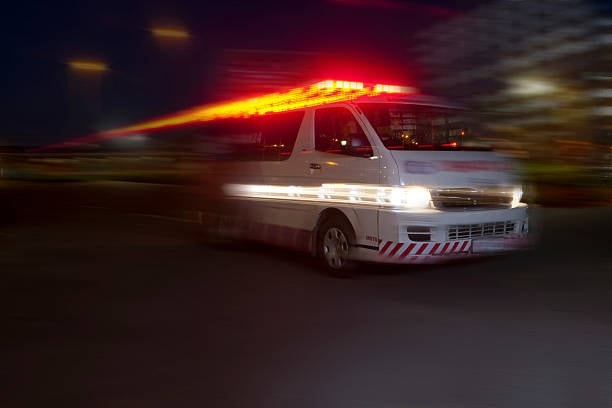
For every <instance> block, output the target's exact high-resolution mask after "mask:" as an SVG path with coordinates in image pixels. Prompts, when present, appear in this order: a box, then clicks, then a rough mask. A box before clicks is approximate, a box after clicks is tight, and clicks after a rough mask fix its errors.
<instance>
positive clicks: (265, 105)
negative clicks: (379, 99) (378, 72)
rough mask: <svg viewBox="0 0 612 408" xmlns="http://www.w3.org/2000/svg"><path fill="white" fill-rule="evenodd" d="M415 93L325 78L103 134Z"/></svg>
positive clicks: (399, 87) (377, 85)
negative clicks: (365, 97) (364, 97)
mask: <svg viewBox="0 0 612 408" xmlns="http://www.w3.org/2000/svg"><path fill="white" fill-rule="evenodd" d="M414 92H415V90H414V89H413V88H410V87H404V86H398V85H383V84H374V85H371V86H366V85H365V84H364V83H363V82H354V81H341V80H325V81H320V82H317V83H315V84H312V85H307V86H303V87H298V88H293V89H290V90H288V91H285V92H278V93H271V94H266V95H262V96H257V97H253V98H248V99H242V100H237V101H232V102H223V103H218V104H211V105H204V106H200V107H196V108H192V109H188V110H185V111H182V112H178V113H176V114H172V115H169V116H165V117H161V118H156V119H152V120H149V121H145V122H141V123H137V124H134V125H130V126H125V127H121V128H117V129H112V130H108V131H105V132H103V133H102V135H105V136H118V135H120V134H125V133H134V132H144V131H150V130H154V129H159V128H164V127H169V126H180V125H185V124H188V123H193V122H205V121H210V120H214V119H221V118H231V117H243V116H252V115H263V114H266V113H273V112H285V111H289V110H294V109H300V108H306V107H309V106H317V105H322V104H327V103H332V102H340V101H347V100H352V99H356V98H358V97H362V96H376V95H380V94H385V93H403V94H407V93H414Z"/></svg>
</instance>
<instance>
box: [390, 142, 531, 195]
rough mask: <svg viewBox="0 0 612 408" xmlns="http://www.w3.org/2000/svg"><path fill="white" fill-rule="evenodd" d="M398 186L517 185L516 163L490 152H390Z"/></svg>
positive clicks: (462, 186) (474, 186)
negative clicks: (395, 169) (395, 165)
mask: <svg viewBox="0 0 612 408" xmlns="http://www.w3.org/2000/svg"><path fill="white" fill-rule="evenodd" d="M391 156H392V157H393V158H394V159H395V161H396V162H397V166H398V172H399V174H398V176H399V184H400V185H404V186H423V187H428V188H471V189H481V188H490V187H495V186H512V185H518V184H520V177H519V169H518V166H517V165H516V163H514V162H513V161H511V160H510V159H508V158H506V157H503V156H501V155H499V154H498V153H495V152H493V151H397V150H396V151H391Z"/></svg>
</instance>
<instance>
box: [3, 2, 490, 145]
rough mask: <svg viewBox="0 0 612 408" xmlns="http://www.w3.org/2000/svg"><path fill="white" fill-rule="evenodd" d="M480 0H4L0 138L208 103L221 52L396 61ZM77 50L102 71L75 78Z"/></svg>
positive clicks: (61, 134)
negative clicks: (428, 31) (169, 35)
mask: <svg viewBox="0 0 612 408" xmlns="http://www.w3.org/2000/svg"><path fill="white" fill-rule="evenodd" d="M196 3H197V4H196ZM479 3H483V1H464V2H461V6H460V7H459V6H457V5H456V4H455V3H454V2H451V1H446V2H444V1H437V2H434V1H425V0H423V1H402V0H312V1H301V2H295V1H287V0H285V1H279V0H276V1H273V0H265V1H233V0H225V1H221V2H218V3H212V2H205V1H201V2H192V1H176V0H175V1H171V0H166V1H147V0H142V1H133V0H131V1H116V0H107V1H101V0H96V1H82V2H76V1H75V2H42V1H38V2H27V1H20V2H17V1H15V0H12V3H11V4H10V5H9V6H8V7H7V6H4V10H3V14H4V19H3V20H4V22H3V27H2V30H5V31H6V32H5V33H4V34H3V35H2V40H3V42H4V46H3V52H4V56H3V63H2V68H1V72H0V75H1V76H0V77H1V82H0V85H1V89H2V91H3V92H2V98H1V100H0V104H1V107H2V109H1V112H2V113H1V114H0V145H3V144H17V145H30V146H31V145H41V144H47V143H53V142H58V141H62V140H66V139H69V138H73V137H78V136H82V135H84V134H87V133H91V132H96V131H101V130H105V129H109V128H113V127H117V126H121V125H125V124H128V123H131V122H134V121H137V120H142V119H146V118H150V117H152V116H157V115H161V114H165V113H171V112H174V111H177V110H180V109H184V108H187V107H190V106H194V105H197V104H201V103H205V102H208V101H209V99H210V98H211V97H212V96H213V95H214V89H215V84H216V83H217V82H218V80H219V78H220V76H221V75H222V73H221V72H219V61H220V56H221V55H222V53H223V51H224V50H228V49H260V50H285V51H304V52H323V53H329V54H330V55H334V56H335V57H336V58H340V59H341V58H343V57H347V58H348V57H351V58H354V57H355V56H358V58H359V59H363V60H366V61H370V63H371V61H381V62H382V61H386V63H387V64H390V65H402V64H404V63H405V62H406V61H407V60H408V56H407V55H406V52H405V48H406V39H407V38H408V37H409V35H410V34H411V33H413V32H415V31H418V30H419V29H422V28H425V27H427V26H429V25H431V24H433V23H435V22H438V21H442V20H443V19H445V18H449V17H451V16H453V15H456V14H458V13H461V12H463V11H465V10H467V9H469V8H471V7H473V6H474V5H476V4H479ZM154 24H158V25H159V24H165V25H168V24H173V25H176V24H180V25H182V26H183V27H185V29H186V30H187V31H189V33H190V36H191V37H190V38H189V40H188V41H183V42H181V43H180V44H179V45H177V44H176V43H175V44H174V45H171V44H169V43H167V42H166V43H160V42H159V41H158V40H156V39H155V38H154V37H153V36H152V34H151V32H150V31H149V29H150V28H151V27H152V26H153V25H154ZM77 57H81V58H97V59H100V60H103V61H104V62H105V63H106V64H107V65H108V67H109V71H107V72H105V73H103V74H95V75H89V76H87V77H85V76H84V75H83V74H80V75H77V74H75V73H74V72H71V71H70V69H69V68H68V65H67V61H69V60H70V59H72V58H77Z"/></svg>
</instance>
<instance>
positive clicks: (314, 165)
mask: <svg viewBox="0 0 612 408" xmlns="http://www.w3.org/2000/svg"><path fill="white" fill-rule="evenodd" d="M310 168H311V169H313V170H321V165H320V164H319V163H310Z"/></svg>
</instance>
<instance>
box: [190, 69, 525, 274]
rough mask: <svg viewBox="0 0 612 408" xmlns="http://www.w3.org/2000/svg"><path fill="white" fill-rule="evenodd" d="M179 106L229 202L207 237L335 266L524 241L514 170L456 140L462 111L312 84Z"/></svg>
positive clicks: (407, 260)
mask: <svg viewBox="0 0 612 408" xmlns="http://www.w3.org/2000/svg"><path fill="white" fill-rule="evenodd" d="M191 114H192V115H196V116H198V117H199V118H200V123H199V125H198V133H199V135H200V136H201V138H202V140H205V141H206V143H204V145H206V146H207V147H206V149H207V150H208V152H207V153H213V156H214V157H212V159H210V160H209V161H208V164H207V167H206V174H207V177H211V178H214V179H215V180H217V181H218V182H219V183H220V184H221V185H222V190H223V194H224V195H225V197H226V198H227V199H228V200H229V201H228V202H231V204H230V205H229V206H228V207H227V208H233V209H235V211H234V212H233V213H232V215H231V219H230V220H225V222H220V223H219V222H218V223H211V224H209V225H215V226H216V227H215V228H216V231H215V232H216V233H219V234H225V235H227V236H230V237H232V238H236V239H241V240H246V241H249V242H251V241H261V242H265V243H268V244H271V245H274V246H276V247H279V248H286V249H290V250H298V251H306V252H309V253H310V254H312V255H313V256H315V257H318V258H319V259H320V261H321V263H322V266H323V267H324V268H326V269H327V270H329V271H330V272H333V273H335V274H342V273H344V272H345V271H346V270H347V268H349V267H350V266H351V265H354V264H355V263H361V262H366V263H395V264H424V263H425V264H430V263H440V262H448V261H455V260H458V259H466V258H469V257H478V256H487V255H492V254H498V253H506V252H509V251H518V250H522V249H525V248H526V247H527V245H528V239H529V222H528V206H527V205H526V204H525V203H523V202H521V197H522V188H521V181H520V177H519V172H518V171H517V167H516V165H515V164H514V163H513V162H511V161H510V160H509V159H508V158H506V157H504V156H501V155H499V154H497V153H496V152H494V151H491V150H487V149H485V148H481V147H477V146H476V145H474V144H473V143H471V142H470V140H471V138H472V136H473V135H472V134H471V132H472V127H471V125H470V123H469V120H468V116H469V112H467V111H466V110H464V109H462V108H461V107H459V106H455V105H453V104H451V103H448V102H446V101H443V100H440V99H437V98H433V97H430V96H425V95H422V94H420V93H418V92H417V91H416V90H414V89H413V88H410V87H402V86H394V85H385V84H368V83H364V82H354V81H343V80H325V81H320V82H317V83H314V84H312V85H307V86H301V87H297V88H294V89H290V90H287V91H284V92H278V93H273V94H267V95H262V96H260V97H254V98H249V99H246V100H242V101H234V102H230V103H221V104H216V105H213V106H209V107H206V108H203V109H201V110H199V111H198V112H191ZM211 146H215V147H214V148H211Z"/></svg>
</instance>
